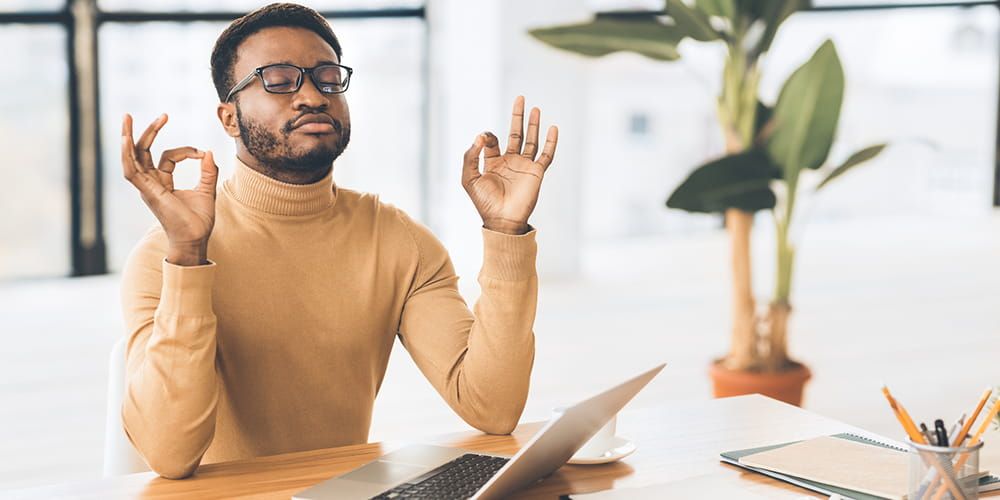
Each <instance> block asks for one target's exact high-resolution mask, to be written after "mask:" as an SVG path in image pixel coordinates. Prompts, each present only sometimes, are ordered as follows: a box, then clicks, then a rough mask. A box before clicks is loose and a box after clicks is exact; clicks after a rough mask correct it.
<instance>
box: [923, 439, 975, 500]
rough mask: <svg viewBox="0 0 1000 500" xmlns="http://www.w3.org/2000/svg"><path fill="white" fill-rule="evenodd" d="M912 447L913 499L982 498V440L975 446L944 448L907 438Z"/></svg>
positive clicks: (948, 499)
mask: <svg viewBox="0 0 1000 500" xmlns="http://www.w3.org/2000/svg"><path fill="white" fill-rule="evenodd" d="M907 443H908V444H909V446H910V480H909V484H910V487H909V495H908V496H907V498H908V499H910V500H959V499H974V498H979V476H980V474H979V450H980V449H981V448H982V447H983V442H982V441H980V442H979V443H976V444H975V445H972V446H961V447H943V446H930V445H926V444H918V443H914V442H913V441H907Z"/></svg>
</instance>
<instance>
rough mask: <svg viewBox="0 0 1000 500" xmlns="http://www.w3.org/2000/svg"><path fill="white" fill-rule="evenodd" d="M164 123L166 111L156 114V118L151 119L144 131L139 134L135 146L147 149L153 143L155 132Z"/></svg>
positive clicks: (143, 149) (165, 121)
mask: <svg viewBox="0 0 1000 500" xmlns="http://www.w3.org/2000/svg"><path fill="white" fill-rule="evenodd" d="M166 123H167V114H166V113H164V114H161V115H160V116H157V117H156V119H155V120H153V123H150V124H149V126H148V127H146V131H145V132H143V133H142V135H141V136H139V142H137V143H136V146H137V147H138V148H139V149H140V150H142V151H149V147H150V146H152V145H153V139H155V138H156V134H157V132H159V131H160V129H161V128H163V126H164V125H166Z"/></svg>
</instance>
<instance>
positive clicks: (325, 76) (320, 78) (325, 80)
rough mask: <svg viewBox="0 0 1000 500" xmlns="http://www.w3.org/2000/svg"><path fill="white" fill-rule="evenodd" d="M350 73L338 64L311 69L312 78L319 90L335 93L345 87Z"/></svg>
mask: <svg viewBox="0 0 1000 500" xmlns="http://www.w3.org/2000/svg"><path fill="white" fill-rule="evenodd" d="M350 76H351V75H350V73H348V72H347V69H346V68H343V67H340V66H333V65H328V66H317V67H316V69H314V70H313V78H314V79H315V82H316V85H317V86H318V87H319V90H320V91H321V92H327V93H337V92H343V91H344V90H346V89H347V83H348V79H349V78H350Z"/></svg>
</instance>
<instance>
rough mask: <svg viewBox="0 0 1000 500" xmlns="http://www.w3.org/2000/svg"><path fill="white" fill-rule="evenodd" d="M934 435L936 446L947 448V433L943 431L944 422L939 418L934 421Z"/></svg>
mask: <svg viewBox="0 0 1000 500" xmlns="http://www.w3.org/2000/svg"><path fill="white" fill-rule="evenodd" d="M934 435H935V436H937V445H938V446H942V447H945V448H947V447H948V431H946V430H945V429H944V420H941V419H940V418H939V419H937V420H935V421H934Z"/></svg>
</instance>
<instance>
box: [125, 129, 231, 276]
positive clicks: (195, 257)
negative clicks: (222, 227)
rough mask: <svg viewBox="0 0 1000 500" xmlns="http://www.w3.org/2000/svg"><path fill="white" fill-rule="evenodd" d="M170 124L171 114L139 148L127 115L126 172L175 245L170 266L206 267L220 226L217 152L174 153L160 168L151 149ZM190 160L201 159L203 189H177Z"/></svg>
mask: <svg viewBox="0 0 1000 500" xmlns="http://www.w3.org/2000/svg"><path fill="white" fill-rule="evenodd" d="M166 123H167V115H165V114H164V115H160V116H159V117H158V118H157V119H156V120H153V123H151V124H149V127H146V131H145V132H143V133H142V136H140V137H139V142H138V143H135V142H133V138H132V116H130V115H128V114H126V115H125V118H124V119H123V120H122V172H123V173H124V174H125V178H126V179H128V181H129V182H130V183H132V185H133V186H135V187H136V189H138V190H139V195H140V196H141V197H142V201H143V202H144V203H146V206H147V207H149V209H150V210H151V211H152V212H153V215H155V216H156V218H157V219H158V220H159V221H160V225H161V226H163V230H164V232H166V234H167V240H168V242H169V247H168V250H167V261H168V262H170V263H172V264H177V265H183V266H193V265H200V264H204V263H206V262H207V253H208V238H209V236H211V234H212V228H213V227H214V225H215V185H216V182H217V181H218V178H219V167H218V166H216V165H215V162H214V160H213V157H212V152H211V151H199V150H197V149H195V148H193V147H181V148H174V149H168V150H166V151H164V152H163V154H162V155H160V161H159V163H158V164H156V165H155V166H154V165H153V156H152V154H151V153H150V152H149V148H150V146H152V145H153V139H155V138H156V134H157V133H158V132H159V131H160V129H161V128H163V126H164V125H165V124H166ZM187 159H199V160H201V179H200V181H199V182H198V186H196V187H195V188H194V189H174V168H175V167H176V166H177V164H178V163H179V162H181V161H184V160H187Z"/></svg>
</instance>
